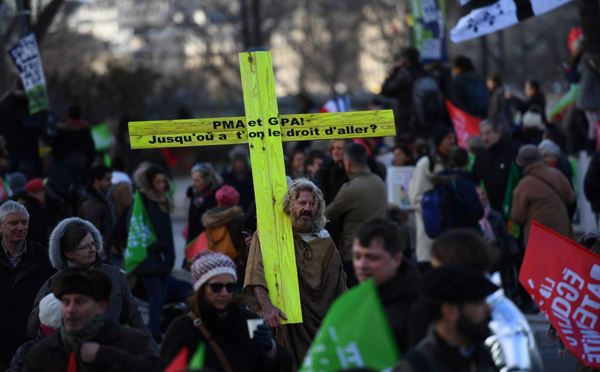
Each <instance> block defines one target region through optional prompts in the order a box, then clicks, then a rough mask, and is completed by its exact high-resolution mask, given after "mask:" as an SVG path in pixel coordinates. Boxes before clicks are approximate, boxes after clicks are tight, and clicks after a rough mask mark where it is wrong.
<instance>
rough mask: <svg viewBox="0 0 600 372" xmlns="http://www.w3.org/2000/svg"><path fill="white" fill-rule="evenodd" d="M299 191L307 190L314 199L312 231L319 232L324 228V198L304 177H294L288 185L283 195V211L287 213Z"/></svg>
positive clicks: (325, 221) (325, 220)
mask: <svg viewBox="0 0 600 372" xmlns="http://www.w3.org/2000/svg"><path fill="white" fill-rule="evenodd" d="M300 191H308V192H310V193H311V194H312V196H313V198H314V199H315V203H316V206H315V214H314V216H313V220H312V221H313V226H312V232H319V231H321V230H323V229H324V228H325V223H327V219H326V218H325V199H324V198H323V193H322V192H321V190H319V188H318V187H317V186H316V185H315V184H314V183H312V182H311V181H309V180H308V179H306V178H296V179H295V180H294V181H292V183H291V184H290V186H289V187H288V192H287V193H286V194H285V196H284V197H283V211H284V212H285V213H286V214H287V215H289V214H290V211H291V210H292V207H293V206H294V204H295V203H296V200H297V199H298V195H300Z"/></svg>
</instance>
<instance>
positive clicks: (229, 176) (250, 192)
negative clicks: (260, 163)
mask: <svg viewBox="0 0 600 372" xmlns="http://www.w3.org/2000/svg"><path fill="white" fill-rule="evenodd" d="M221 177H223V184H224V185H229V186H232V187H233V188H234V189H236V190H237V192H238V193H239V194H240V202H239V205H240V207H242V210H243V211H244V212H247V211H248V209H249V208H250V206H251V205H252V203H253V202H254V180H253V179H252V172H251V171H250V170H247V171H245V172H244V173H243V174H242V175H241V176H240V175H237V174H236V173H235V172H234V171H233V170H231V171H229V172H223V174H221Z"/></svg>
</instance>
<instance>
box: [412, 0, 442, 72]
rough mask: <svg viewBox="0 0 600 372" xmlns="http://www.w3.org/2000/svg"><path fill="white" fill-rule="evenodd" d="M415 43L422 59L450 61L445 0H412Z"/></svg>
mask: <svg viewBox="0 0 600 372" xmlns="http://www.w3.org/2000/svg"><path fill="white" fill-rule="evenodd" d="M410 13H411V15H412V30H413V45H414V47H415V48H417V49H418V50H419V54H420V56H421V61H422V62H423V63H431V62H433V61H441V62H447V61H448V50H447V49H446V31H445V26H446V2H445V0H411V1H410Z"/></svg>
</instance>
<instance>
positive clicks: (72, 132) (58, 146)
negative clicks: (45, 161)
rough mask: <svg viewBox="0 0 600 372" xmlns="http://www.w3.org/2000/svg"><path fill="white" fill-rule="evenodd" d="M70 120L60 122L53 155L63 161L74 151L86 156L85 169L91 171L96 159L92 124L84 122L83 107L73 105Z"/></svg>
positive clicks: (54, 141) (69, 115)
mask: <svg viewBox="0 0 600 372" xmlns="http://www.w3.org/2000/svg"><path fill="white" fill-rule="evenodd" d="M67 115H68V120H67V121H66V122H65V123H62V122H59V123H58V125H57V128H56V129H57V130H56V133H57V134H56V137H55V138H54V139H53V140H52V155H53V156H54V160H55V161H57V162H58V161H61V160H63V159H65V158H66V157H68V156H69V155H70V154H71V153H72V152H73V151H77V152H80V153H82V154H85V165H84V166H85V168H86V169H89V168H90V167H91V166H92V164H93V163H94V161H95V159H96V146H95V144H94V138H93V137H92V131H91V127H90V124H89V123H88V122H87V121H85V120H83V119H82V118H83V109H82V107H81V105H78V104H72V105H70V106H69V108H68V109H67Z"/></svg>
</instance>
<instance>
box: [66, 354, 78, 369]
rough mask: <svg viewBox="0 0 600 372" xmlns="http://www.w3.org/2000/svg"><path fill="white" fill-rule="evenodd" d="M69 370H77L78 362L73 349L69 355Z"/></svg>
mask: <svg viewBox="0 0 600 372" xmlns="http://www.w3.org/2000/svg"><path fill="white" fill-rule="evenodd" d="M67 372H77V362H75V352H74V351H72V352H71V354H70V355H69V366H68V367H67Z"/></svg>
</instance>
